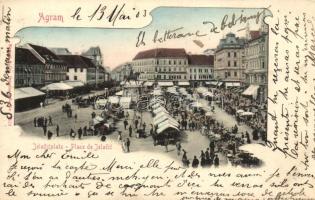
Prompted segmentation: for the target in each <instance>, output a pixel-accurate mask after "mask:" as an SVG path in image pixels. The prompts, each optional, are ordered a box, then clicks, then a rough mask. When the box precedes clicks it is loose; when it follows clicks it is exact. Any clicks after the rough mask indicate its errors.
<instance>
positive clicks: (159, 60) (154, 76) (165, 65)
mask: <svg viewBox="0 0 315 200" xmlns="http://www.w3.org/2000/svg"><path fill="white" fill-rule="evenodd" d="M132 67H133V72H134V73H136V74H138V80H143V81H150V80H152V81H154V80H159V81H167V80H172V81H181V80H187V78H188V77H187V67H188V57H187V54H186V51H185V49H170V48H157V49H151V50H146V51H141V52H139V53H138V54H137V55H136V56H135V57H134V59H133V61H132Z"/></svg>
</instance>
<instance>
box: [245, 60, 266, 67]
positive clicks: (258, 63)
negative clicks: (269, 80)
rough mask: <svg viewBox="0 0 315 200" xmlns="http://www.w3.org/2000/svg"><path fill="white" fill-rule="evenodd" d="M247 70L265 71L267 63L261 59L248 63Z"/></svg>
mask: <svg viewBox="0 0 315 200" xmlns="http://www.w3.org/2000/svg"><path fill="white" fill-rule="evenodd" d="M246 68H247V69H265V62H264V61H263V60H261V59H259V60H257V59H255V60H251V61H249V62H247V63H246Z"/></svg>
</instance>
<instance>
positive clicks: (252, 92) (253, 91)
mask: <svg viewBox="0 0 315 200" xmlns="http://www.w3.org/2000/svg"><path fill="white" fill-rule="evenodd" d="M258 88H259V85H250V86H249V87H248V88H247V89H246V90H245V91H244V92H243V93H242V94H243V95H246V96H253V98H256V97H257V92H258Z"/></svg>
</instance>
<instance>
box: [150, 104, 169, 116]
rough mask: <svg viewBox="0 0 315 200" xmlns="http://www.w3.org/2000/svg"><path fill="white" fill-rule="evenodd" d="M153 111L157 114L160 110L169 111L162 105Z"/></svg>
mask: <svg viewBox="0 0 315 200" xmlns="http://www.w3.org/2000/svg"><path fill="white" fill-rule="evenodd" d="M153 112H154V113H155V114H157V113H160V112H165V113H168V111H167V110H166V109H165V108H164V107H162V106H160V107H157V108H156V109H154V110H153Z"/></svg>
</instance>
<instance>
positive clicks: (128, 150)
mask: <svg viewBox="0 0 315 200" xmlns="http://www.w3.org/2000/svg"><path fill="white" fill-rule="evenodd" d="M126 147H127V152H130V140H129V138H127V140H126Z"/></svg>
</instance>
